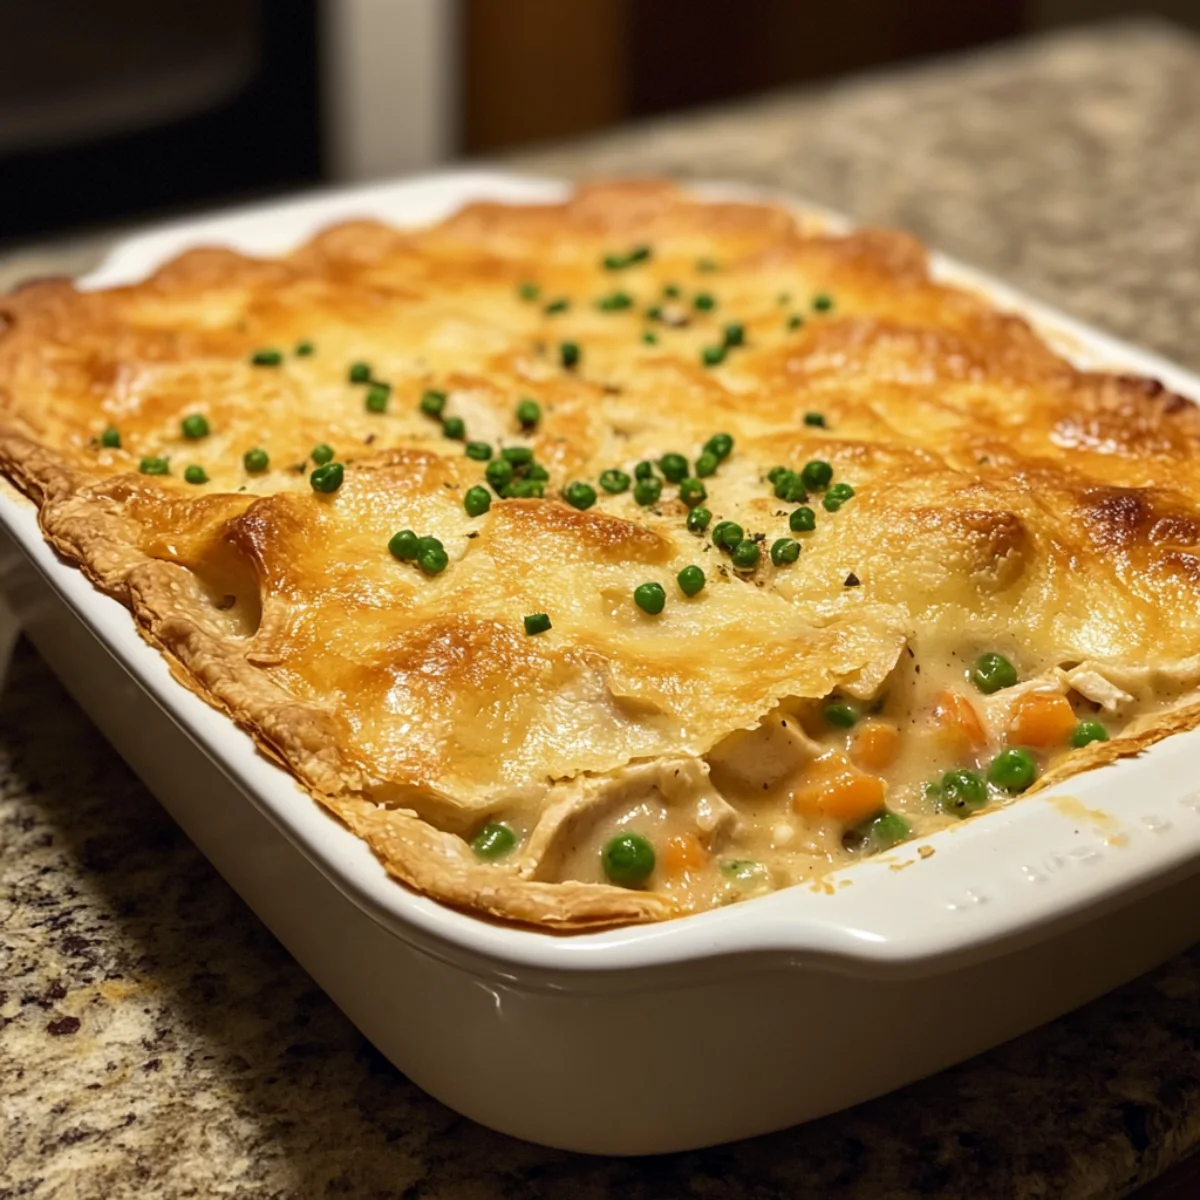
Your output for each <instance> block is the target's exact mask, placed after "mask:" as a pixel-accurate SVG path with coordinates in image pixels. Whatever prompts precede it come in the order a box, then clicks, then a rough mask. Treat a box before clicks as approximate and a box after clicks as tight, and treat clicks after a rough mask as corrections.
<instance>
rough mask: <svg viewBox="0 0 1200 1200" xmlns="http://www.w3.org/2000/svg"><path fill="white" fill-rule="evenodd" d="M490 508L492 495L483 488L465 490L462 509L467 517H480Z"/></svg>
mask: <svg viewBox="0 0 1200 1200" xmlns="http://www.w3.org/2000/svg"><path fill="white" fill-rule="evenodd" d="M491 507H492V494H491V492H489V491H488V490H487V488H485V487H470V488H467V490H466V494H465V495H464V496H463V508H465V509H466V510H467V516H468V517H482V516H483V514H484V513H485V512H487V510H488V509H489V508H491Z"/></svg>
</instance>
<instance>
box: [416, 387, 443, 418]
mask: <svg viewBox="0 0 1200 1200" xmlns="http://www.w3.org/2000/svg"><path fill="white" fill-rule="evenodd" d="M445 407H446V393H445V392H439V391H438V390H437V389H436V388H427V389H426V390H425V391H424V392H422V393H421V403H420V409H421V411H422V412H423V413H424V414H425V415H426V416H427V417H440V416H441V415H442V409H444V408H445Z"/></svg>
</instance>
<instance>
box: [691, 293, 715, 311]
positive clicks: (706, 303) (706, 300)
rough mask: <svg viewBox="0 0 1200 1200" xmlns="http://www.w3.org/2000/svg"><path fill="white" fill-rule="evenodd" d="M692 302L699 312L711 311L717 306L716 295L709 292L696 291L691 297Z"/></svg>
mask: <svg viewBox="0 0 1200 1200" xmlns="http://www.w3.org/2000/svg"><path fill="white" fill-rule="evenodd" d="M692 304H694V305H695V307H696V309H697V310H698V311H699V312H712V310H713V309H714V308H716V307H717V301H716V297H715V296H713V295H712V293H711V292H697V293H696V294H695V296H693V297H692Z"/></svg>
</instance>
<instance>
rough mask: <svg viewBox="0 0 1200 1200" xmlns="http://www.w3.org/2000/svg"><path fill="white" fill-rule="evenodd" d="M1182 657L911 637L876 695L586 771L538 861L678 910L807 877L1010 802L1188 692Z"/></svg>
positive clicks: (785, 709)
mask: <svg viewBox="0 0 1200 1200" xmlns="http://www.w3.org/2000/svg"><path fill="white" fill-rule="evenodd" d="M981 664H982V665H981ZM1186 666H1187V665H1186V664H1185V665H1184V666H1183V667H1182V668H1181V670H1180V671H1178V672H1175V673H1171V672H1152V671H1148V670H1142V671H1140V672H1129V673H1126V675H1125V677H1121V675H1120V672H1113V671H1110V670H1108V669H1107V668H1104V667H1101V666H1098V665H1095V664H1087V663H1083V664H1060V665H1059V666H1057V667H1053V668H1050V669H1046V670H1042V671H1040V672H1039V673H1038V674H1036V675H1033V676H1032V677H1028V678H1025V677H1021V676H1020V675H1019V674H1018V671H1017V669H1016V667H1014V666H1013V664H1012V662H1010V661H1009V659H1007V658H1002V659H1001V661H1000V662H999V663H997V662H996V661H995V660H994V658H992V659H987V660H986V662H985V659H984V658H982V657H981V656H980V655H979V653H978V652H973V653H969V654H968V653H961V652H944V653H941V654H936V653H933V654H931V653H922V654H921V655H919V656H918V655H917V654H916V653H915V652H909V651H906V652H905V653H904V654H902V655H901V658H900V661H899V663H898V664H897V666H896V668H895V669H894V670H893V671H892V673H891V674H890V675H889V676H888V678H887V679H886V680H885V681H884V682H883V684H882V685H881V686H880V687H878V688H877V689H876V691H875V693H874V694H873V695H872V696H870V697H869V698H867V699H865V700H863V699H856V698H853V697H850V696H848V695H840V694H834V695H830V696H827V697H824V698H822V699H820V700H787V701H783V702H781V703H780V704H779V705H777V707H776V708H774V709H773V710H772V711H771V712H770V713H769V714H768V715H767V716H766V717H765V718H764V719H763V720H762V722H761V723H760V724H759V725H758V726H757V727H756V728H754V729H750V730H738V731H736V732H734V733H731V734H729V735H728V736H726V737H725V738H724V739H723V740H722V741H721V742H719V743H718V744H717V745H716V746H715V747H713V749H712V750H711V751H710V752H709V753H708V754H707V755H706V756H705V757H704V759H703V760H696V759H681V760H678V761H671V760H667V761H665V762H656V763H653V764H636V765H634V766H631V767H630V768H626V769H625V770H624V771H621V772H617V773H615V774H614V775H612V776H607V777H605V778H604V779H598V780H587V781H577V782H576V783H575V784H573V785H572V789H573V790H571V791H570V792H569V795H568V797H567V798H566V799H565V800H564V801H562V802H561V804H562V805H563V809H562V812H561V813H559V814H557V816H556V815H555V814H554V813H553V812H552V813H551V814H548V815H549V816H550V817H551V819H550V820H549V821H546V820H545V819H543V821H542V822H540V823H539V830H538V831H537V832H535V834H534V836H533V837H532V838H531V839H530V844H529V846H528V847H527V854H528V857H527V862H528V863H529V864H530V870H531V872H532V873H533V874H535V875H536V877H538V878H543V879H553V880H560V881H562V880H579V881H582V882H597V883H599V882H609V883H617V884H620V885H622V886H628V887H645V888H650V889H653V890H657V891H662V892H666V893H668V894H670V895H672V896H673V897H674V898H675V899H676V900H677V901H678V902H679V903H680V905H681V907H682V908H683V909H684V910H700V909H706V908H712V907H715V906H718V905H722V904H727V903H730V902H732V901H736V900H741V899H745V898H748V897H751V896H755V895H760V894H762V893H764V892H768V891H772V890H774V889H777V888H781V887H788V886H791V885H793V884H797V883H802V882H805V881H810V880H813V879H816V878H819V877H820V876H822V875H824V874H826V873H827V872H829V871H831V870H834V869H836V868H839V867H842V866H846V865H848V864H850V863H852V862H854V861H857V860H859V859H861V858H863V857H864V856H869V855H872V854H877V853H881V852H884V851H886V850H888V849H891V848H892V847H894V846H895V845H898V844H900V843H902V842H904V841H907V840H910V839H911V838H914V837H918V836H921V835H924V834H927V833H931V832H933V831H935V830H937V829H939V828H943V827H946V826H948V825H953V824H955V823H957V822H958V821H959V820H962V819H964V818H966V817H970V816H973V815H976V814H977V813H981V812H986V811H988V810H989V809H992V808H994V807H996V806H997V805H1001V804H1005V803H1008V802H1010V801H1011V800H1012V799H1014V798H1016V797H1017V796H1019V795H1020V794H1021V793H1022V792H1024V791H1026V790H1028V789H1029V787H1031V786H1032V785H1033V783H1034V782H1036V780H1037V779H1038V778H1039V777H1040V776H1041V775H1042V774H1044V773H1045V772H1046V771H1047V770H1048V769H1049V768H1050V767H1051V766H1053V765H1054V764H1055V763H1057V762H1058V761H1059V760H1060V759H1061V758H1062V757H1063V756H1065V755H1071V754H1078V753H1080V752H1081V750H1082V748H1083V747H1084V746H1086V745H1088V744H1090V742H1092V741H1096V740H1107V739H1109V738H1114V737H1118V736H1120V734H1121V733H1122V731H1123V730H1124V729H1125V728H1126V727H1127V726H1128V725H1129V724H1130V722H1131V721H1133V720H1135V719H1137V718H1141V717H1144V716H1146V715H1148V714H1150V713H1153V712H1155V711H1158V710H1161V709H1164V708H1166V707H1169V706H1170V705H1171V704H1173V703H1174V702H1176V701H1177V700H1178V699H1179V697H1180V696H1181V695H1182V694H1183V693H1184V691H1186V690H1187V688H1188V687H1190V686H1191V684H1192V679H1191V675H1192V674H1193V672H1191V671H1189V670H1187V669H1186ZM1006 672H1007V673H1006ZM539 834H540V836H539ZM539 842H540V844H535V843H539Z"/></svg>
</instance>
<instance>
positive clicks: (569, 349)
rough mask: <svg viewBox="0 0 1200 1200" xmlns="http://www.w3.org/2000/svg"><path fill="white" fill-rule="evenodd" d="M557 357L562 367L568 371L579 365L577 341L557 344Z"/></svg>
mask: <svg viewBox="0 0 1200 1200" xmlns="http://www.w3.org/2000/svg"><path fill="white" fill-rule="evenodd" d="M558 358H559V361H560V362H561V363H562V365H563V369H564V370H567V371H570V370H572V369H573V368H575V367H577V366H578V365H579V359H580V349H579V344H578V343H577V342H560V343H559V345H558Z"/></svg>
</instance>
